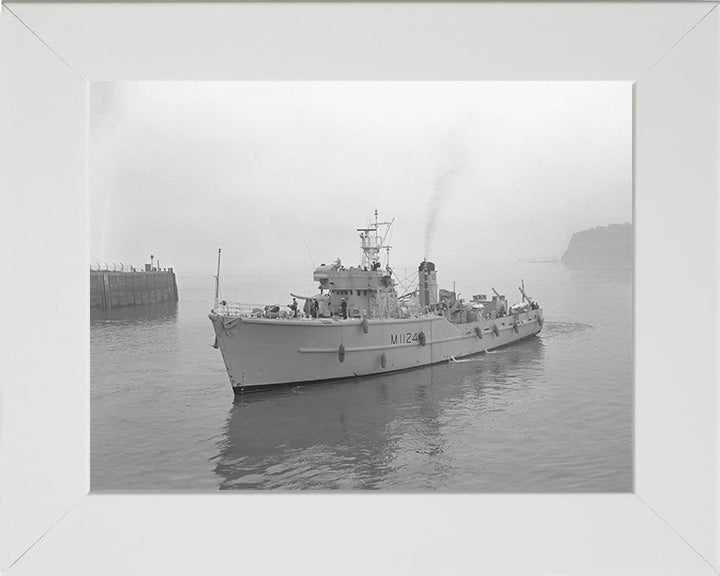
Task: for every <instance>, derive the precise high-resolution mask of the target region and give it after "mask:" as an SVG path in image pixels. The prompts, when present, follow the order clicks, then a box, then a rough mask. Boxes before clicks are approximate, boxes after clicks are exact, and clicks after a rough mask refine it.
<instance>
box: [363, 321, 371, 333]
mask: <svg viewBox="0 0 720 576" xmlns="http://www.w3.org/2000/svg"><path fill="white" fill-rule="evenodd" d="M369 329H370V327H369V326H368V320H367V318H363V319H362V330H363V334H367V333H368V330H369Z"/></svg>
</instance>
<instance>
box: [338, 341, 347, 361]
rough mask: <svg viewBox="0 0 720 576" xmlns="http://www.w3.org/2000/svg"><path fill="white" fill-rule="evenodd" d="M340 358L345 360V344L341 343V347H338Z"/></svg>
mask: <svg viewBox="0 0 720 576" xmlns="http://www.w3.org/2000/svg"><path fill="white" fill-rule="evenodd" d="M338 360H339V361H340V362H345V346H343V345H342V344H340V347H339V348H338Z"/></svg>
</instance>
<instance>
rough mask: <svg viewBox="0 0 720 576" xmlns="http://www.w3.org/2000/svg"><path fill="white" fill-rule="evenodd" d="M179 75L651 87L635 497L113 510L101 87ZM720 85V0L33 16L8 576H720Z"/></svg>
mask: <svg viewBox="0 0 720 576" xmlns="http://www.w3.org/2000/svg"><path fill="white" fill-rule="evenodd" d="M171 79H172V80H262V79H268V80H270V79H272V80H277V79H285V80H514V79H515V80H598V81H602V80H612V81H618V80H621V81H628V82H633V83H634V92H633V93H634V202H635V213H634V218H635V230H636V237H635V243H636V245H635V250H636V276H635V288H634V291H635V302H634V310H635V313H634V322H635V324H634V326H635V421H634V426H635V428H634V430H635V432H634V442H635V460H634V474H635V476H634V478H635V481H634V492H633V493H628V494H504V495H492V494H478V495H453V494H445V495H434V494H387V493H384V494H371V493H363V494H358V493H353V494H347V493H343V494H330V493H315V494H304V493H303V494H297V493H294V494H278V493H246V492H244V493H232V494H147V493H146V494H89V428H90V419H89V309H88V293H89V289H88V280H87V271H88V267H89V264H90V263H89V259H88V230H89V224H88V214H89V212H88V208H87V198H88V192H87V174H86V172H87V146H88V131H87V123H88V102H89V99H88V87H89V83H90V82H93V81H100V80H171ZM719 79H720V10H718V9H717V3H716V2H659V3H650V2H648V3H645V2H632V3H607V4H605V3H584V4H582V3H570V2H568V3H555V4H546V3H513V2H507V3H453V4H442V3H379V4H375V3H332V2H327V3H324V2H323V3H310V4H304V3H292V2H291V3H224V2H220V3H127V4H126V3H83V2H80V3H74V4H72V3H26V2H7V3H6V4H5V5H4V6H3V9H2V13H0V86H2V90H1V91H0V109H1V110H2V116H1V117H0V144H1V146H2V147H1V148H0V156H1V157H0V178H1V179H0V186H1V189H0V192H1V195H0V202H1V204H0V385H1V386H2V388H1V391H0V402H1V408H2V436H1V437H0V442H2V445H1V447H0V448H1V458H2V461H1V463H2V469H1V474H2V477H1V479H0V481H1V484H0V487H1V490H2V492H1V493H0V570H1V571H2V572H3V573H7V574H10V575H12V576H24V575H31V574H32V575H36V574H73V575H83V574H88V575H89V574H104V575H110V574H170V573H172V574H229V573H248V574H260V573H262V574H288V573H290V574H313V575H318V574H363V575H367V574H377V575H390V574H392V575H410V574H413V575H418V574H423V575H430V574H433V575H434V574H468V573H487V574H613V575H617V574H638V575H639V574H653V575H670V574H677V575H689V574H695V575H708V576H710V575H713V574H717V573H718V571H720V428H719V426H720V424H718V422H719V420H720V418H719V417H720V393H719V391H718V371H719V369H720V363H719V360H720V348H719V346H718V345H719V343H720V338H719V334H718V329H719V328H720V307H719V306H718V304H719V294H720V292H719V290H718V289H719V288H720V286H719V284H720V275H719V273H718V272H719V270H720V268H719V267H720V260H719V258H718V257H719V256H720V242H719V240H718V234H719V230H718V221H719V218H720V209H719V207H718V206H719V198H718V189H719V186H718V184H719V182H720V170H719V169H718V167H719V165H718V151H719V150H720V146H719V144H720V98H719V91H720V90H719V83H718V81H719ZM669 302H671V303H672V304H673V305H672V307H670V306H668V303H669ZM678 302H682V303H685V304H686V306H687V311H688V312H687V314H679V315H678V314H676V313H674V312H672V310H676V309H678V308H679V307H678V306H677V304H678Z"/></svg>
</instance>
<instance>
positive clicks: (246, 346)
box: [210, 309, 542, 392]
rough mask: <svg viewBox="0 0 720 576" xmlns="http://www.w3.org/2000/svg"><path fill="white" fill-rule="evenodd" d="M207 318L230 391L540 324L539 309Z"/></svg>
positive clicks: (347, 372)
mask: <svg viewBox="0 0 720 576" xmlns="http://www.w3.org/2000/svg"><path fill="white" fill-rule="evenodd" d="M210 320H211V321H212V323H213V327H214V328H215V334H216V335H217V345H218V347H219V348H220V350H221V352H222V356H223V360H224V361H225V366H226V368H227V371H228V375H229V376H230V383H231V384H232V387H233V389H234V390H235V392H243V391H245V390H247V389H255V388H260V387H264V386H271V385H278V384H294V383H308V382H313V381H318V380H334V379H341V378H352V377H357V376H367V375H372V374H382V373H385V372H392V371H396V370H406V369H408V368H415V367H418V366H426V365H429V364H434V363H437V362H442V361H447V360H451V359H453V358H461V357H463V356H469V355H471V354H477V353H479V352H484V351H486V350H492V349H493V348H499V347H500V346H506V345H508V344H511V343H513V342H516V341H518V340H521V339H523V338H527V337H529V336H534V335H535V334H537V333H538V332H540V330H541V328H542V310H540V309H535V310H532V309H531V310H527V311H524V312H520V313H518V314H515V315H510V316H503V317H500V318H493V319H487V320H478V321H476V322H469V323H463V324H454V323H451V322H449V321H448V320H447V319H446V318H445V317H443V316H431V315H427V316H422V317H418V318H406V319H394V318H388V319H374V320H367V321H366V322H367V324H366V328H367V332H366V331H365V328H364V327H363V322H362V321H361V320H359V319H348V320H339V319H325V318H322V319H297V320H292V319H269V318H249V317H243V316H226V315H219V314H214V313H212V314H210ZM423 340H424V345H423V343H422V342H423ZM341 345H342V347H343V349H344V357H343V361H342V362H341V361H340V357H341V356H342V354H341V352H340V350H341V348H340V347H341ZM383 355H384V361H383ZM383 363H384V367H383Z"/></svg>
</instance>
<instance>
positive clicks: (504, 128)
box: [88, 81, 634, 493]
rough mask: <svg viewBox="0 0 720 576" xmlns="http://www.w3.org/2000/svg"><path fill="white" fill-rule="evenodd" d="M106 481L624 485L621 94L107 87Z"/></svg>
mask: <svg viewBox="0 0 720 576" xmlns="http://www.w3.org/2000/svg"><path fill="white" fill-rule="evenodd" d="M89 112H90V125H89V130H90V135H89V147H88V162H89V165H88V168H89V197H90V239H89V252H90V262H91V266H90V270H89V276H90V279H89V281H90V308H91V310H90V388H91V398H90V420H91V428H90V448H91V458H90V477H91V489H92V490H93V491H97V492H103V491H123V492H127V491H217V490H252V491H257V490H316V491H349V490H388V491H398V492H434V491H445V492H463V493H497V492H534V493H542V492H632V490H633V265H634V263H633V192H632V191H633V176H632V170H633V158H632V129H633V126H632V124H633V120H632V85H631V83H629V82H579V81H572V82H453V81H447V82H328V81H318V82H269V81H267V82H93V83H92V84H91V86H90V110H89Z"/></svg>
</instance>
